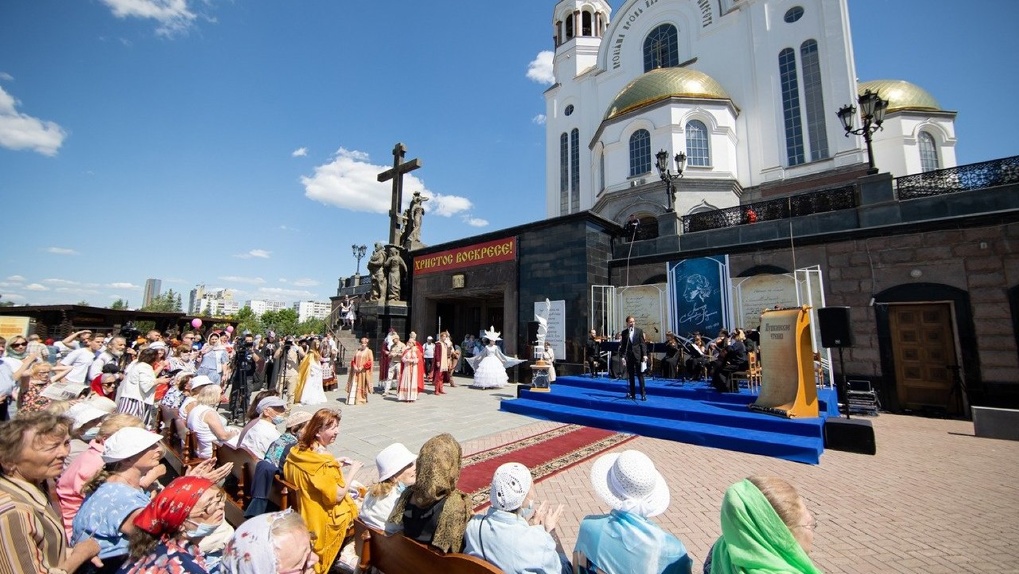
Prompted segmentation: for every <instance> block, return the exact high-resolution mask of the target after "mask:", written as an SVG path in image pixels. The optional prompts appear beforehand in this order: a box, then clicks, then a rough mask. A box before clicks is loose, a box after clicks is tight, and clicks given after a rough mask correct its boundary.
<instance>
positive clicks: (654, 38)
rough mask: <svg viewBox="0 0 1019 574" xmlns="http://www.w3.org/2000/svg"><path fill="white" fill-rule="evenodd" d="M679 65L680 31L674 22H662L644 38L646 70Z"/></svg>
mask: <svg viewBox="0 0 1019 574" xmlns="http://www.w3.org/2000/svg"><path fill="white" fill-rule="evenodd" d="M678 65H679V33H678V32H676V27H675V26H673V25H672V24H662V25H661V26H659V27H657V28H655V29H654V30H651V33H650V34H648V35H647V38H645V39H644V71H645V72H650V71H651V70H654V69H656V68H671V67H673V66H678Z"/></svg>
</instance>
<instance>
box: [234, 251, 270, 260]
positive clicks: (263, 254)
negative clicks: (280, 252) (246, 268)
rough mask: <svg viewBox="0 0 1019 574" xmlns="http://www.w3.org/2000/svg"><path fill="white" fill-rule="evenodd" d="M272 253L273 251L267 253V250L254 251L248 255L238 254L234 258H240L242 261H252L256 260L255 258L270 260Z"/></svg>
mask: <svg viewBox="0 0 1019 574" xmlns="http://www.w3.org/2000/svg"><path fill="white" fill-rule="evenodd" d="M271 253H272V251H266V250H265V249H252V250H251V251H248V252H247V253H241V254H238V255H234V257H238V258H240V259H252V258H255V257H257V258H259V259H268V258H269V255H270V254H271Z"/></svg>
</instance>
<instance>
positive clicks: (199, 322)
mask: <svg viewBox="0 0 1019 574" xmlns="http://www.w3.org/2000/svg"><path fill="white" fill-rule="evenodd" d="M191 326H192V327H194V328H195V329H197V328H199V327H201V326H202V320H201V319H199V318H198V317H195V318H194V319H191Z"/></svg>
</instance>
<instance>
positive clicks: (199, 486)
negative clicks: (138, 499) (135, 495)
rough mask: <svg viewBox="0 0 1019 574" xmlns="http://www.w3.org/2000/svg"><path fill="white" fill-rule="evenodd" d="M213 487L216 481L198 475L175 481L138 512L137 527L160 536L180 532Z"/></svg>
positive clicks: (135, 520)
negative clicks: (204, 495)
mask: <svg viewBox="0 0 1019 574" xmlns="http://www.w3.org/2000/svg"><path fill="white" fill-rule="evenodd" d="M212 486H213V484H212V481H210V480H208V479H205V478H200V477H197V476H182V477H180V478H176V479H174V480H173V482H171V483H170V484H168V485H167V486H166V488H164V489H163V490H162V491H161V492H160V493H159V494H157V495H156V497H155V498H153V499H152V501H151V502H149V504H148V506H146V507H145V508H143V509H142V511H141V512H139V513H138V516H137V517H135V519H134V525H135V527H137V528H139V529H141V530H144V531H145V532H148V533H149V534H151V535H153V536H159V537H162V536H165V535H170V534H174V533H176V532H177V530H179V529H180V527H181V525H182V524H184V521H185V520H187V518H188V516H190V515H191V509H193V508H194V507H195V505H196V504H198V500H199V499H200V498H202V495H203V494H205V491H206V490H208V489H210V488H212Z"/></svg>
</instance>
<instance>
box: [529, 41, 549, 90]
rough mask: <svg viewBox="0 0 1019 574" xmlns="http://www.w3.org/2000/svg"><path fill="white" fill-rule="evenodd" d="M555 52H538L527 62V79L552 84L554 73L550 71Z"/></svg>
mask: <svg viewBox="0 0 1019 574" xmlns="http://www.w3.org/2000/svg"><path fill="white" fill-rule="evenodd" d="M554 56H555V53H554V52H552V51H550V50H543V51H541V52H538V55H537V56H535V57H534V59H533V60H531V63H530V64H527V79H528V80H531V81H534V82H538V83H539V84H548V85H552V84H554V83H555V75H553V73H552V59H553V57H554Z"/></svg>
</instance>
